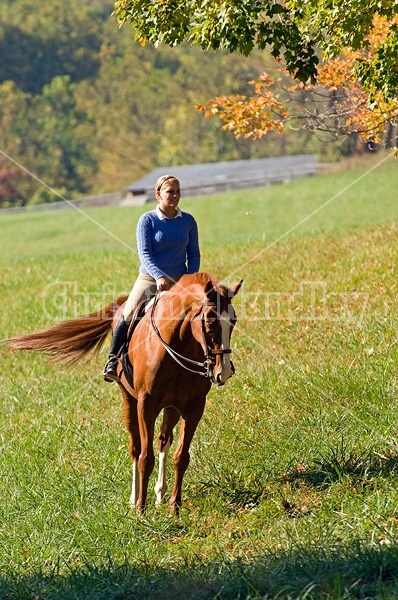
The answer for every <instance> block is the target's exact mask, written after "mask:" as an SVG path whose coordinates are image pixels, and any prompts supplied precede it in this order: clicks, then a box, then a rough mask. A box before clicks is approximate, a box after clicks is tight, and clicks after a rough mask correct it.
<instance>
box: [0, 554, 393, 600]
mask: <svg viewBox="0 0 398 600" xmlns="http://www.w3.org/2000/svg"><path fill="white" fill-rule="evenodd" d="M397 596H398V546H397V545H391V546H377V547H376V546H374V547H371V548H369V547H367V548H365V547H363V546H362V545H361V544H360V543H359V542H354V543H353V544H352V545H351V546H349V547H347V546H346V547H333V548H317V549H315V550H311V551H309V550H305V549H301V550H300V549H298V550H295V551H294V552H291V553H290V554H280V555H278V556H277V555H273V556H272V555H267V556H258V557H257V558H256V559H255V560H254V561H253V562H252V563H250V564H247V563H244V562H239V561H235V562H233V561H220V562H218V563H212V564H206V565H205V564H201V563H199V562H198V564H196V565H192V566H184V565H180V566H177V565H175V564H174V565H173V566H172V567H170V568H167V567H164V566H159V567H156V566H152V565H140V566H135V565H133V564H130V563H128V562H126V563H124V564H121V565H120V564H119V565H115V564H112V563H111V562H109V563H108V564H104V565H101V566H91V565H89V564H88V565H86V566H85V567H83V568H81V569H76V570H73V571H71V572H69V573H66V574H64V575H56V574H54V575H44V574H40V573H37V574H33V575H30V576H28V575H25V576H22V575H16V574H9V575H4V574H3V575H0V598H2V599H8V600H27V599H31V600H83V599H84V600H133V599H134V600H141V599H145V600H148V599H153V600H169V599H170V600H171V599H173V600H174V599H178V600H180V599H181V600H184V599H192V600H195V599H201V600H202V599H203V600H207V599H210V598H211V599H215V598H218V599H225V600H229V599H231V600H232V599H237V598H239V599H241V600H242V599H246V600H248V599H249V598H250V599H253V598H269V599H271V598H272V599H275V598H280V599H282V598H283V599H301V598H302V599H304V598H306V599H307V600H310V599H318V598H333V599H336V600H337V599H343V598H344V599H347V598H358V599H360V598H361V599H362V598H396V597H397Z"/></svg>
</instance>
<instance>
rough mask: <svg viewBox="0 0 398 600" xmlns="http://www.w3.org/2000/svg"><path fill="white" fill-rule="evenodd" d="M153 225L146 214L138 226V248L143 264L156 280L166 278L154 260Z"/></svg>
mask: <svg viewBox="0 0 398 600" xmlns="http://www.w3.org/2000/svg"><path fill="white" fill-rule="evenodd" d="M152 239H153V224H152V220H151V218H150V217H149V216H148V215H147V214H144V215H142V216H141V217H140V219H139V221H138V224H137V246H138V255H139V257H140V260H141V264H142V265H143V266H144V267H145V269H146V271H147V272H148V273H149V275H151V276H152V277H153V278H154V279H159V278H160V277H164V273H163V271H162V270H161V269H159V267H158V266H157V265H156V263H155V262H154V260H153V258H152V254H153V250H152Z"/></svg>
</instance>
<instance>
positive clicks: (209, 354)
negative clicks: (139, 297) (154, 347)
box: [151, 294, 231, 379]
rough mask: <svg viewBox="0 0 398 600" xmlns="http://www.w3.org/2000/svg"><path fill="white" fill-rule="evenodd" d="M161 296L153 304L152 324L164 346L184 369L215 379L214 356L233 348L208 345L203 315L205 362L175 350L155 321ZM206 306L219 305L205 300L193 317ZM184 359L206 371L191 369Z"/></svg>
mask: <svg viewBox="0 0 398 600" xmlns="http://www.w3.org/2000/svg"><path fill="white" fill-rule="evenodd" d="M159 298H160V294H156V296H155V298H154V301H153V304H152V309H151V324H152V327H153V330H154V332H155V333H156V335H157V337H158V339H159V341H160V342H161V344H162V346H163V347H164V348H165V350H166V351H167V352H168V353H169V354H170V356H171V357H172V358H173V359H174V360H175V362H176V363H177V364H179V365H180V366H181V367H183V368H184V369H186V370H187V371H190V372H191V373H196V374H197V375H201V376H202V377H208V378H209V379H213V372H212V368H211V367H212V366H213V365H214V360H213V356H217V355H218V354H230V353H231V350H230V349H225V350H223V349H222V348H220V349H219V350H216V349H211V348H209V347H208V344H207V342H206V336H205V324H204V317H203V315H202V318H201V328H202V333H203V341H204V345H205V347H206V354H205V360H204V361H203V362H200V361H197V360H192V359H191V358H188V357H187V356H183V355H182V354H179V352H177V351H176V350H174V349H173V348H172V347H171V346H170V345H169V344H168V343H167V342H165V341H164V339H163V338H162V336H161V334H160V331H159V329H158V328H157V325H156V323H155V308H156V305H157V303H158V301H159ZM204 306H217V305H216V304H215V303H214V302H204V303H203V304H202V306H201V308H200V309H199V310H198V312H197V313H196V314H195V315H194V317H193V318H196V317H197V316H199V315H200V313H201V312H202V309H203V307H204ZM182 361H185V362H187V363H190V364H192V365H196V366H198V367H201V368H202V369H204V371H198V370H196V369H191V368H189V367H188V366H187V365H185V364H184V363H183V362H182Z"/></svg>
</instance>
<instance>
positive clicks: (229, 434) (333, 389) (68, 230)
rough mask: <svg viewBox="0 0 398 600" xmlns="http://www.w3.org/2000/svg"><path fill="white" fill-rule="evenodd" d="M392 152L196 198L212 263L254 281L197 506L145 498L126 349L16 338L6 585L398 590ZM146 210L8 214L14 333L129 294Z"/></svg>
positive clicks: (320, 594) (242, 297)
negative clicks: (137, 498) (129, 404)
mask: <svg viewBox="0 0 398 600" xmlns="http://www.w3.org/2000/svg"><path fill="white" fill-rule="evenodd" d="M377 160H379V158H377V157H376V158H375V159H374V160H373V163H372V164H367V165H363V166H361V167H358V168H357V169H350V170H347V171H339V172H334V173H326V174H323V175H319V176H316V177H313V178H311V179H307V180H302V181H295V182H292V183H289V184H286V185H283V186H276V187H271V188H265V189H255V190H244V191H240V192H234V193H228V194H222V195H217V196H213V197H203V198H195V199H186V200H184V199H183V200H182V202H181V207H182V208H183V209H186V210H188V211H190V212H192V213H193V214H194V215H195V217H196V218H197V220H198V223H199V228H200V237H201V246H202V269H203V270H208V271H210V272H212V273H214V274H216V275H217V276H218V277H219V279H221V280H223V281H225V282H227V283H230V282H233V281H237V280H239V279H241V278H243V279H244V286H243V288H242V290H241V292H240V293H239V296H238V297H237V298H236V302H235V305H236V309H237V313H238V318H239V320H238V325H237V327H236V330H235V332H234V336H233V353H234V354H233V359H234V363H235V366H236V371H237V373H236V375H235V376H234V377H233V378H232V379H231V380H230V381H229V382H228V383H227V384H226V385H225V387H224V388H222V389H220V390H216V389H213V390H212V391H211V393H210V394H209V397H208V404H207V407H206V411H205V415H204V417H203V419H202V421H201V423H200V425H199V428H198V431H197V434H196V436H195V438H194V441H193V444H192V457H191V465H190V467H189V470H188V472H187V475H186V479H185V486H184V493H183V500H184V505H183V509H182V514H181V517H180V519H170V518H169V517H168V511H167V507H166V506H161V507H155V506H154V502H153V499H152V505H151V506H150V507H149V510H148V512H147V515H146V516H145V517H143V518H139V517H137V516H136V515H135V513H134V511H133V510H132V509H131V508H130V507H129V506H128V497H129V492H130V486H131V481H130V460H129V457H128V450H127V434H126V432H125V430H124V425H123V422H122V411H121V397H120V394H119V392H118V389H117V388H116V386H112V385H108V384H105V383H104V382H103V381H102V377H101V371H102V367H103V363H104V361H105V359H106V352H107V348H104V349H103V351H102V352H101V354H100V356H99V357H97V358H93V359H92V360H91V361H89V362H87V363H84V364H81V365H77V366H74V367H72V368H66V367H61V366H54V365H49V364H47V362H46V359H45V358H44V357H42V356H38V355H35V354H11V353H9V352H8V350H7V349H6V348H4V347H2V348H1V349H0V352H1V365H2V369H1V371H0V386H1V404H0V418H1V429H0V447H1V463H0V476H1V479H0V483H1V488H0V494H1V501H0V598H4V599H6V598H7V599H18V600H25V599H33V598H35V599H36V600H39V599H42V600H50V599H51V600H59V599H67V600H76V599H85V600H97V599H101V600H109V599H115V600H116V599H117V600H127V599H131V600H132V599H136V598H138V599H140V598H142V599H147V598H154V599H166V600H167V599H169V598H170V599H171V598H192V599H193V598H195V599H196V598H198V599H199V598H200V599H208V598H220V599H221V598H231V599H232V598H234V599H235V598H246V599H248V598H303V599H304V598H314V599H315V598H335V599H337V598H396V597H397V595H398V551H397V544H396V539H397V533H398V485H397V484H398V462H397V459H398V417H397V408H398V392H397V382H398V369H397V364H398V360H397V359H398V328H397V322H398V320H397V312H398V311H397V252H398V241H397V237H398V236H397V233H398V198H397V189H398V167H397V163H396V161H395V160H394V159H393V158H391V159H388V160H386V161H385V162H384V163H383V164H381V165H380V166H378V167H377V168H374V169H373V170H372V171H370V172H368V171H369V170H370V168H371V167H372V165H375V163H376V162H377ZM367 172H368V174H367V175H365V174H366V173H367ZM147 209H148V207H135V208H102V209H90V210H87V211H85V213H86V214H83V213H79V212H78V211H73V210H69V211H59V212H57V211H55V212H45V213H23V214H17V215H15V214H0V228H1V236H0V250H1V251H0V269H1V277H0V287H1V299H2V311H1V315H0V337H1V338H4V337H7V336H10V335H15V334H19V333H23V332H28V331H32V330H35V329H38V328H41V327H45V326H47V325H50V324H51V323H53V322H54V321H56V320H59V319H63V318H71V317H75V316H77V315H81V314H84V313H85V312H88V311H91V310H95V309H97V308H99V307H101V306H103V305H104V304H105V303H108V302H109V301H111V300H112V299H113V297H115V296H117V295H120V294H122V293H126V292H128V291H129V289H130V286H131V283H132V282H133V280H134V278H135V274H136V270H137V267H138V259H137V256H136V253H135V240H134V237H135V236H134V233H135V226H136V222H137V219H138V217H139V215H140V214H141V213H142V212H143V211H144V210H147ZM310 215H312V216H310ZM170 475H172V473H171V465H170ZM153 484H154V480H152V482H151V487H153Z"/></svg>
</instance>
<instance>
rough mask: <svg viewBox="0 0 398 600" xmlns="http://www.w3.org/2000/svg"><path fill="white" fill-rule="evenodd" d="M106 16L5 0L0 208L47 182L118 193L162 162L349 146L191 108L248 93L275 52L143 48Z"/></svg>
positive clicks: (85, 1)
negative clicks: (235, 127) (233, 122)
mask: <svg viewBox="0 0 398 600" xmlns="http://www.w3.org/2000/svg"><path fill="white" fill-rule="evenodd" d="M111 13H112V2H110V1H108V0H67V1H65V0H52V1H51V2H42V1H41V0H0V127H1V130H0V131H1V135H0V151H2V153H1V154H0V205H1V206H10V205H21V204H35V203H42V202H50V201H53V200H57V199H59V197H60V196H57V194H54V193H53V192H51V191H50V190H49V188H48V187H47V186H50V187H51V188H53V189H54V190H56V192H57V193H58V194H59V195H61V196H64V197H65V198H68V199H70V198H78V197H81V196H84V195H92V194H101V193H107V192H114V191H118V190H121V189H123V188H124V187H125V186H126V185H128V184H130V183H132V182H133V181H135V180H136V179H137V178H139V177H141V176H142V175H144V174H146V173H147V172H148V171H150V170H152V169H154V168H156V167H159V166H169V165H177V164H192V163H198V162H212V161H219V160H235V159H248V158H258V157H266V156H281V155H286V154H296V153H303V152H304V153H307V152H311V153H312V152H315V153H318V154H319V153H323V154H325V152H326V153H327V154H328V157H327V158H328V159H329V160H330V159H331V157H332V155H333V156H336V155H338V154H339V153H341V152H342V153H349V152H350V151H351V149H350V148H351V146H352V145H350V144H349V143H347V141H346V142H345V143H340V144H337V145H333V146H330V145H328V146H325V145H324V144H322V143H321V142H319V140H317V138H316V137H314V136H313V135H311V134H309V133H308V132H306V131H302V130H300V129H299V128H290V129H289V130H288V132H287V133H286V134H284V135H278V134H275V133H272V134H269V135H268V136H266V137H265V138H263V139H262V140H260V141H257V142H252V141H249V140H244V139H239V140H236V139H235V138H234V136H233V135H232V134H231V133H230V132H226V131H222V129H221V126H222V124H221V122H220V121H219V120H218V119H217V118H214V119H207V118H205V117H204V116H203V113H201V112H199V111H198V110H196V109H195V104H196V103H200V102H206V101H207V100H208V99H210V98H212V97H214V96H216V95H219V94H235V93H241V94H242V93H243V94H244V93H246V92H249V91H250V86H249V85H248V82H249V81H250V80H252V79H254V78H256V77H257V76H258V75H259V74H260V73H261V72H262V71H264V70H268V71H269V70H272V60H271V58H270V57H269V55H268V54H267V53H265V52H253V53H252V54H251V55H250V56H249V57H247V58H244V57H242V56H239V55H236V54H227V53H223V52H219V53H217V54H216V53H214V52H207V53H206V52H203V51H202V50H200V49H199V48H191V47H188V46H183V47H176V48H169V47H158V48H153V47H151V46H145V47H142V46H141V45H140V44H138V43H135V42H134V35H133V31H132V30H131V29H130V28H129V27H128V26H125V27H123V28H121V29H119V27H118V24H117V21H116V19H115V17H112V16H111ZM6 155H7V156H6ZM10 159H13V160H10ZM13 161H14V162H13ZM15 163H19V164H20V165H23V167H24V168H25V169H27V170H28V171H30V172H31V173H32V174H33V175H34V176H35V177H36V178H34V177H32V176H31V175H29V174H28V173H26V171H24V170H21V169H20V168H18V166H17V165H16V164H15ZM38 179H39V180H41V181H43V182H45V184H47V186H46V185H42V184H41V183H40V181H38Z"/></svg>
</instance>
